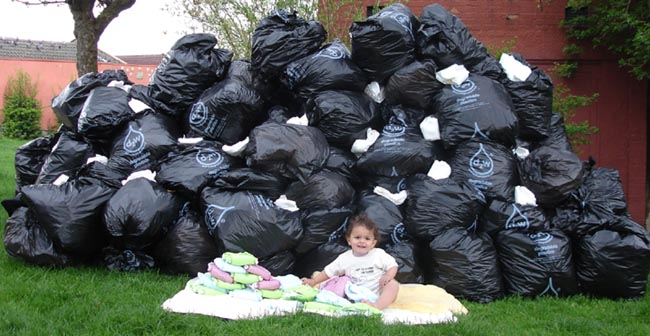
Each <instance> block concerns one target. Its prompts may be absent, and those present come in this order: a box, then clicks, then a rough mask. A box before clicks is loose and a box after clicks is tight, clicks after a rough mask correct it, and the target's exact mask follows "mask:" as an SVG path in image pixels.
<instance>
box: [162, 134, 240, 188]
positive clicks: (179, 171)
mask: <svg viewBox="0 0 650 336" xmlns="http://www.w3.org/2000/svg"><path fill="white" fill-rule="evenodd" d="M243 165H244V163H243V162H242V161H241V160H239V159H238V158H236V157H232V156H230V155H228V154H227V153H225V152H224V151H222V150H221V144H220V143H219V142H215V141H209V140H203V141H200V142H198V143H195V144H191V145H189V144H188V145H179V148H178V149H177V150H176V151H173V152H170V153H168V155H167V156H166V157H164V158H162V159H160V160H159V161H158V162H157V165H156V181H157V182H158V183H160V184H161V185H162V186H163V187H165V188H167V189H168V190H173V191H177V192H179V193H181V194H182V195H183V196H185V197H186V198H188V199H194V198H197V197H198V195H199V194H200V192H201V189H203V188H204V187H205V186H207V185H208V183H209V182H210V181H212V180H214V179H216V178H218V177H219V175H220V174H221V173H223V172H226V171H229V170H231V169H235V168H239V167H242V166H243Z"/></svg>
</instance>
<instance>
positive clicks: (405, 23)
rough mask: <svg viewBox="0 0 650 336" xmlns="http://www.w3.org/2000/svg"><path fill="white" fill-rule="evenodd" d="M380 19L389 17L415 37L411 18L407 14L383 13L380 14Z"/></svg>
mask: <svg viewBox="0 0 650 336" xmlns="http://www.w3.org/2000/svg"><path fill="white" fill-rule="evenodd" d="M379 17H380V18H384V17H389V18H391V19H393V20H395V22H397V23H398V24H399V25H400V26H402V27H403V28H404V30H406V31H407V32H408V33H409V34H411V36H413V30H412V29H411V20H409V17H408V16H407V15H406V14H402V13H396V12H382V13H381V14H379Z"/></svg>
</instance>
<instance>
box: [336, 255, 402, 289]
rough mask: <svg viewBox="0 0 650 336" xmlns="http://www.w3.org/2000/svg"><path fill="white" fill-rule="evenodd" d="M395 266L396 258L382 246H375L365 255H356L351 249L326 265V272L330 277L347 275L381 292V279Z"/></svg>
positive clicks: (354, 282) (356, 281)
mask: <svg viewBox="0 0 650 336" xmlns="http://www.w3.org/2000/svg"><path fill="white" fill-rule="evenodd" d="M394 266H397V262H396V261H395V258H393V257H392V256H391V255H390V254H388V253H386V251H384V250H382V249H380V248H373V249H372V250H370V252H368V254H366V255H364V256H355V255H354V254H352V250H349V251H347V252H344V253H343V254H341V255H340V256H338V257H337V258H336V259H335V260H334V261H332V262H331V263H330V264H329V265H327V266H325V269H324V272H325V274H327V276H328V277H330V278H331V277H334V276H340V275H347V276H349V277H350V279H351V280H350V281H352V283H353V284H355V285H359V286H363V287H366V288H368V289H370V290H372V291H373V292H375V293H376V294H379V279H380V278H381V277H382V275H384V274H385V273H386V271H388V270H389V269H390V268H391V267H394Z"/></svg>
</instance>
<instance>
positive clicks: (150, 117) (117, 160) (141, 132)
mask: <svg viewBox="0 0 650 336" xmlns="http://www.w3.org/2000/svg"><path fill="white" fill-rule="evenodd" d="M180 134H181V132H180V127H179V126H178V123H177V122H176V121H174V119H173V118H171V117H169V116H167V115H165V114H162V113H156V112H154V111H152V110H147V111H145V112H142V113H141V114H138V116H137V118H135V119H134V120H131V121H129V122H128V123H126V124H125V125H124V126H123V127H122V129H121V130H120V131H119V132H118V133H116V136H115V139H114V140H113V145H112V149H111V154H110V157H109V158H108V163H107V164H106V165H107V166H108V167H109V168H110V169H112V170H114V171H115V172H118V173H121V174H122V176H123V178H126V177H127V176H129V175H130V174H131V173H133V172H135V171H138V170H145V169H150V168H152V167H154V165H155V163H156V162H157V161H158V160H159V159H160V158H162V157H163V156H165V155H166V154H167V153H169V152H170V151H172V150H173V149H174V148H176V144H177V142H178V138H179V136H180Z"/></svg>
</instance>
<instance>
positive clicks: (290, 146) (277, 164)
mask: <svg viewBox="0 0 650 336" xmlns="http://www.w3.org/2000/svg"><path fill="white" fill-rule="evenodd" d="M249 137H250V141H249V142H248V144H247V145H246V147H245V148H244V151H243V153H242V154H243V156H244V157H245V158H246V165H247V166H248V167H250V168H255V169H259V170H262V171H273V172H276V173H279V174H280V175H282V176H284V177H287V178H289V179H293V180H295V179H299V180H301V181H303V182H304V181H306V180H307V177H309V176H310V175H311V174H313V173H314V172H317V171H320V170H321V169H322V168H323V165H324V164H325V162H327V158H328V157H329V149H330V147H329V145H328V143H327V139H326V138H325V136H324V135H323V133H322V132H321V131H320V130H318V129H317V128H315V127H310V126H302V125H292V124H276V123H265V124H262V125H260V126H257V127H255V128H254V129H253V131H251V134H250V136H249Z"/></svg>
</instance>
